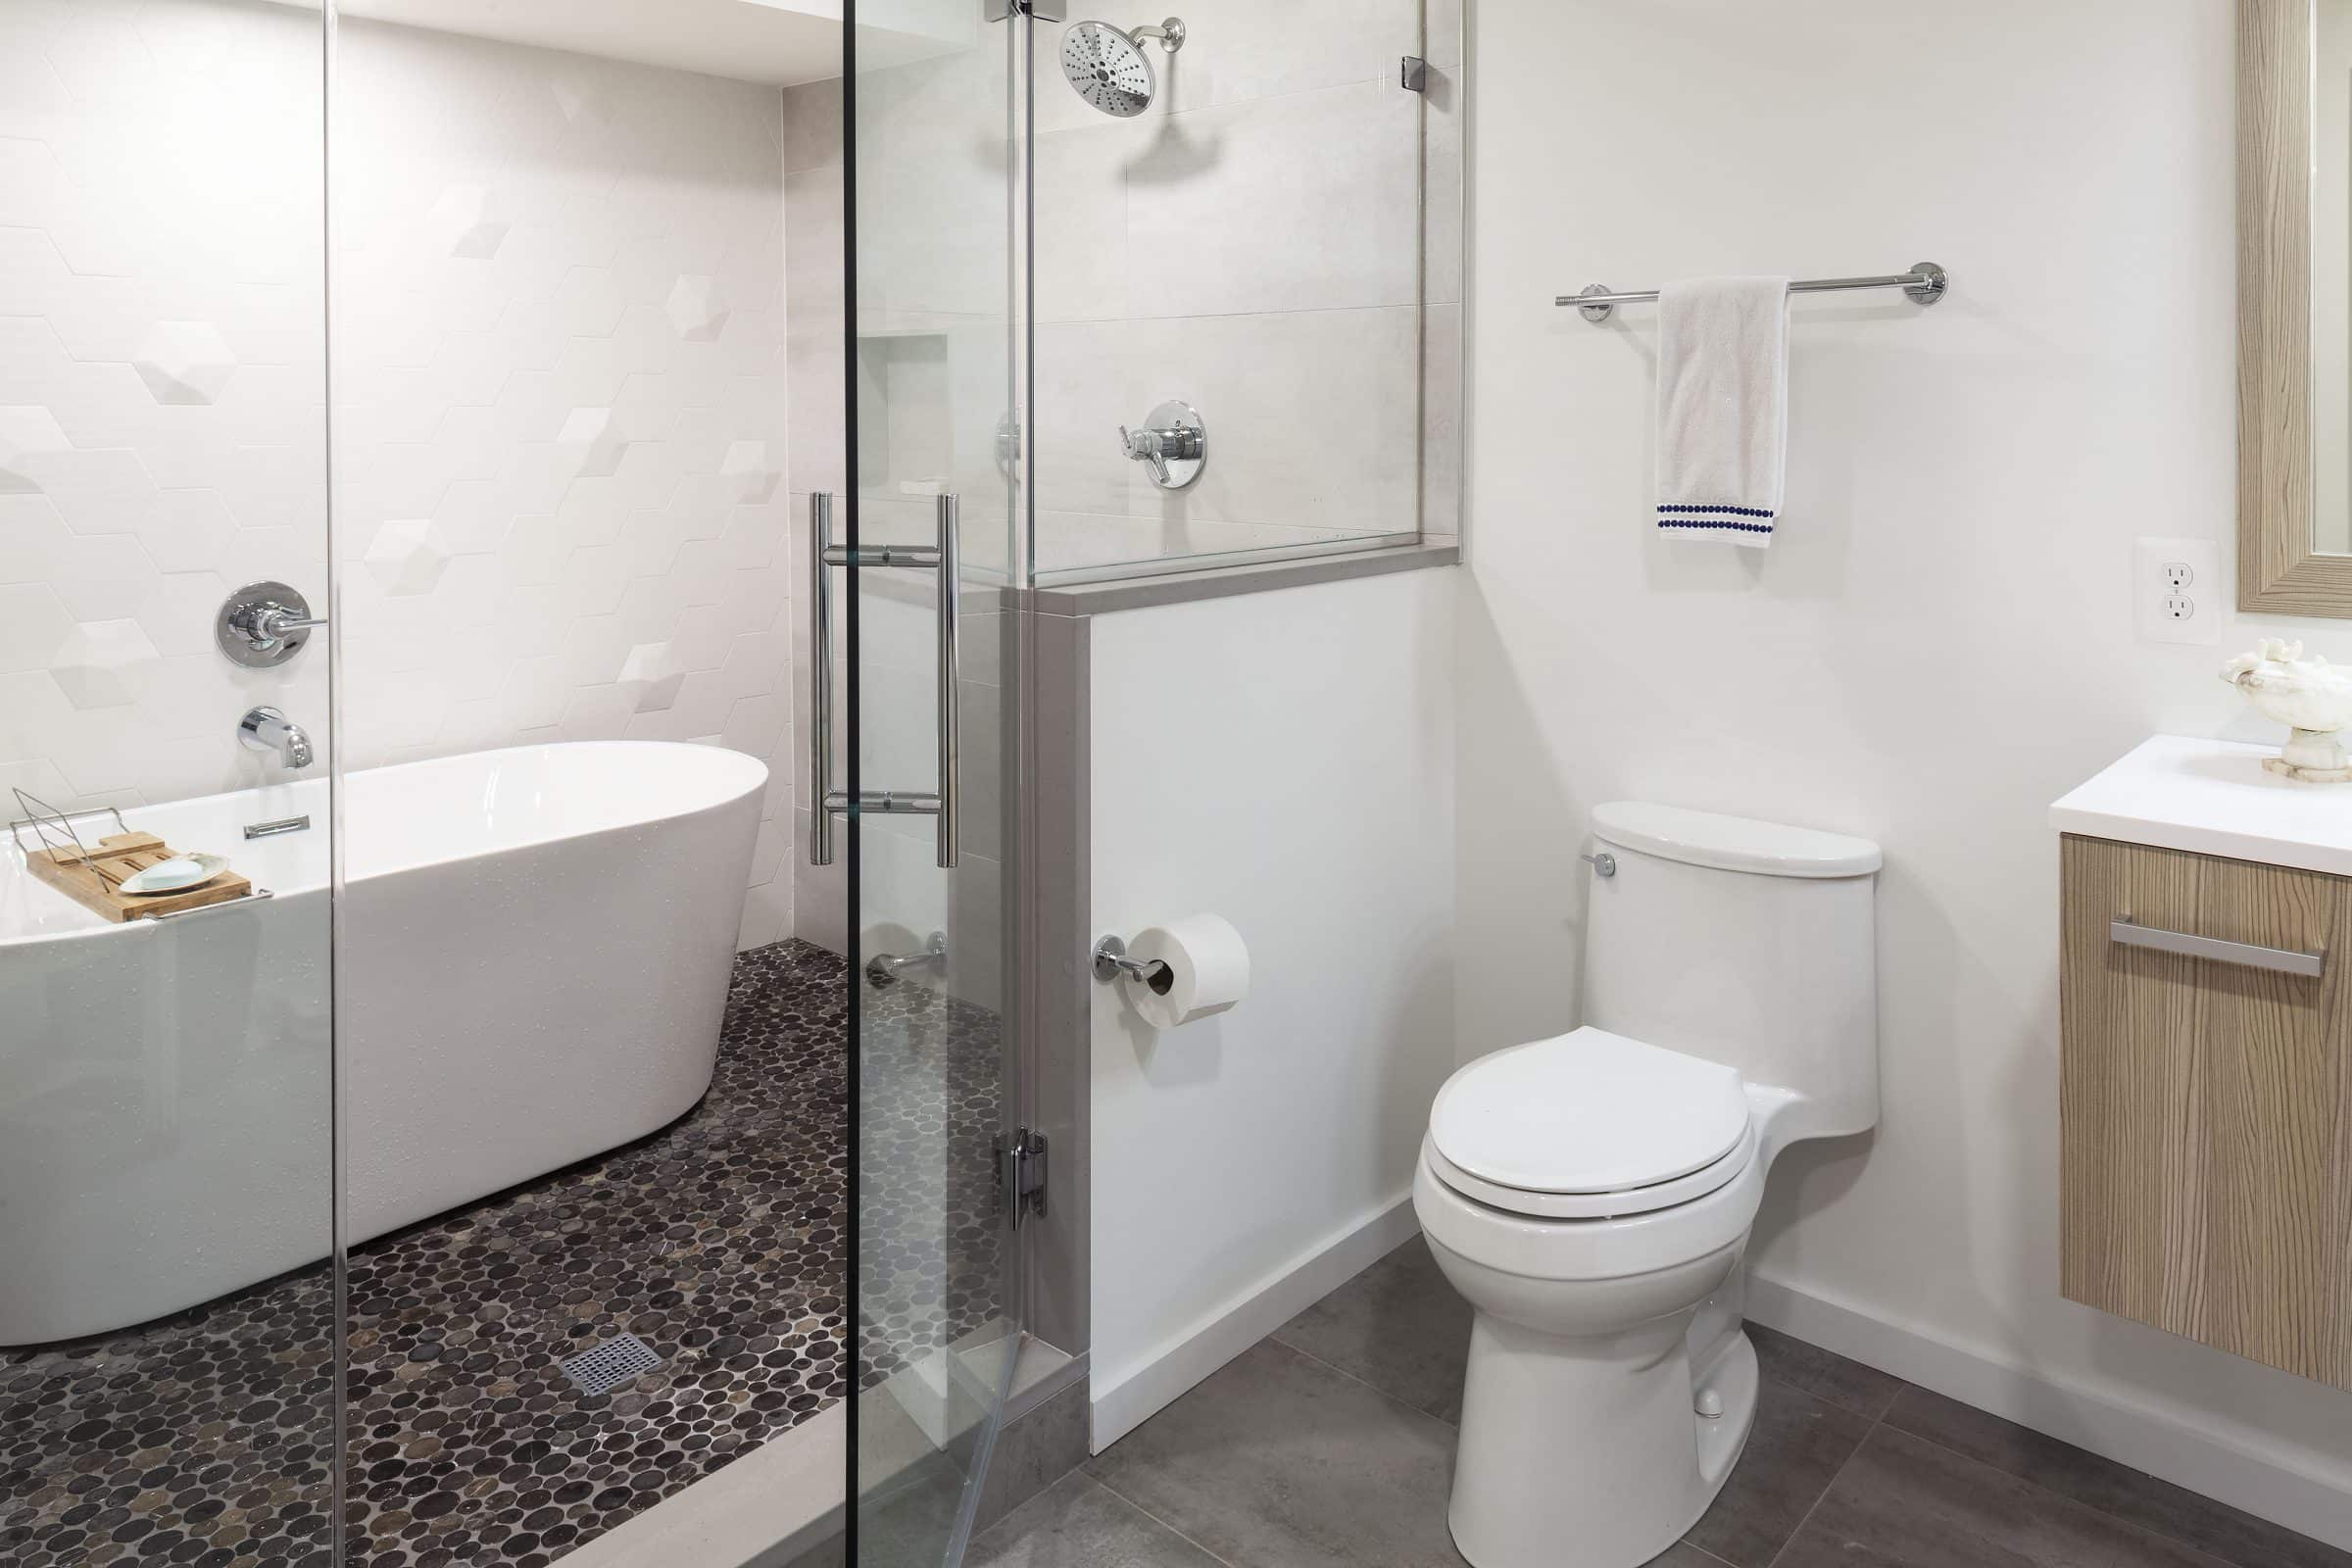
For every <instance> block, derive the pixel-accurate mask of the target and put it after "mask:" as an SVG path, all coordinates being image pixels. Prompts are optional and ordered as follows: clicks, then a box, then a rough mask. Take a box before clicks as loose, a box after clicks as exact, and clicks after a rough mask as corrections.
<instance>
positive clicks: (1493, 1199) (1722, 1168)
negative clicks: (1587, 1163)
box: [1421, 1128, 1756, 1219]
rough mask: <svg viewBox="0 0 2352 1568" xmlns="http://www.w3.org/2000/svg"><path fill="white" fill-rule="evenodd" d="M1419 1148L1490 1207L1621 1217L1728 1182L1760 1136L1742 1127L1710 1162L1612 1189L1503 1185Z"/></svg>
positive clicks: (1539, 1215)
mask: <svg viewBox="0 0 2352 1568" xmlns="http://www.w3.org/2000/svg"><path fill="white" fill-rule="evenodd" d="M1421 1149H1422V1152H1423V1153H1424V1154H1425V1155H1426V1156H1427V1157H1428V1159H1429V1168H1430V1171H1431V1173H1432V1174H1434V1175H1435V1176H1436V1177H1437V1178H1438V1180H1440V1181H1442V1182H1444V1183H1445V1184H1446V1186H1448V1187H1450V1188H1452V1189H1453V1190H1454V1191H1455V1192H1457V1193H1459V1194H1461V1195H1462V1196H1463V1197H1464V1198H1467V1199H1471V1200H1473V1201H1477V1202H1481V1203H1484V1204H1486V1205H1487V1206H1488V1207H1490V1208H1499V1209H1502V1210H1503V1211H1504V1212H1506V1213H1511V1214H1525V1215H1527V1216H1529V1217H1530V1218H1534V1219H1619V1218H1622V1217H1624V1216H1626V1215H1629V1214H1651V1213H1655V1212H1656V1211H1657V1210H1659V1209H1661V1208H1672V1207H1674V1206H1675V1205H1677V1204H1679V1203H1688V1202H1691V1201H1695V1200H1698V1199H1701V1198H1704V1197H1706V1196H1707V1195H1708V1194H1709V1193H1712V1192H1715V1191H1716V1190H1718V1189H1719V1188H1721V1187H1723V1186H1725V1185H1726V1184H1728V1183H1729V1182H1730V1181H1731V1180H1732V1179H1733V1178H1734V1177H1736V1176H1738V1175H1739V1174H1740V1172H1741V1171H1743V1170H1745V1169H1747V1167H1748V1165H1749V1163H1750V1162H1752V1161H1753V1160H1754V1159H1755V1157H1756V1135H1755V1132H1754V1131H1753V1129H1745V1128H1743V1129H1742V1130H1741V1132H1740V1141H1739V1142H1738V1143H1736V1144H1734V1145H1733V1146H1732V1148H1731V1151H1730V1152H1728V1153H1726V1154H1724V1155H1723V1156H1722V1157H1721V1158H1720V1159H1717V1160H1715V1161H1714V1162H1712V1163H1711V1164H1706V1165H1701V1166H1700V1167H1699V1168H1698V1169H1696V1170H1694V1171H1691V1172H1690V1173H1689V1174H1687V1175H1683V1176H1677V1177H1675V1178H1673V1179H1672V1180H1669V1181H1663V1182H1652V1183H1650V1184H1649V1185H1648V1186H1646V1187H1634V1188H1627V1189H1625V1190H1623V1191H1619V1192H1614V1193H1536V1192H1530V1191H1528V1190H1527V1189H1526V1188H1524V1187H1504V1186H1501V1185H1499V1184H1497V1183H1495V1182H1489V1181H1481V1180H1480V1179H1479V1178H1478V1177H1476V1176H1473V1175H1471V1174H1470V1173H1469V1172H1468V1171H1466V1170H1464V1169H1462V1168H1461V1167H1460V1166H1459V1165H1456V1164H1455V1163H1454V1162H1453V1161H1452V1160H1450V1159H1447V1158H1446V1155H1445V1153H1444V1152H1442V1151H1441V1150H1439V1149H1438V1147H1437V1145H1436V1143H1435V1142H1434V1141H1430V1140H1424V1141H1423V1143H1422V1146H1421Z"/></svg>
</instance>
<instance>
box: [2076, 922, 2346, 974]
mask: <svg viewBox="0 0 2352 1568" xmlns="http://www.w3.org/2000/svg"><path fill="white" fill-rule="evenodd" d="M2107 935H2108V938H2109V940H2110V941H2114V942H2118V943H2121V944H2122V945H2123V946H2125V947H2127V948H2148V949H2151V950H2153V951H2155V952H2157V953H2171V954H2176V955H2178V956H2180V957H2183V958H2210V959H2212V960H2213V961H2214V962H2216V963H2236V964H2243V965H2245V966H2246V967H2247V968H2249V969H2276V970H2277V971H2278V972H2279V973H2280V974H2299V975H2303V976H2305V977H2307V978H2309V979H2314V980H2316V979H2318V978H2319V977H2320V976H2321V975H2322V974H2323V973H2325V972H2326V971H2327V955H2326V954H2325V953H2297V952H2295V951H2294V950H2292V949H2291V948H2263V947H2256V946H2255V945H2254V944H2253V943H2251V942H2225V941H2223V940H2222V939H2221V938H2220V937H2200V936H2194V935H2191V934H2190V933H2188V932H2186V931H2167V930H2166V929H2164V927H2162V926H2155V925H2141V924H2140V923H2139V922H2138V921H2136V920H2132V919H2129V918H2126V917H2124V916H2122V915H2118V916H2117V917H2116V918H2115V919H2114V920H2113V921H2112V922H2111V923H2110V924H2109V925H2108V927H2107Z"/></svg>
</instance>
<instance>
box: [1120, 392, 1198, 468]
mask: <svg viewBox="0 0 2352 1568" xmlns="http://www.w3.org/2000/svg"><path fill="white" fill-rule="evenodd" d="M1119 444H1120V446H1121V448H1122V449H1123V450H1124V451H1125V452H1126V454H1127V456H1128V457H1129V458H1131V459H1133V460H1134V461H1135V462H1137V463H1141V464H1144V465H1146V466H1149V467H1150V468H1151V470H1152V483H1153V484H1155V485H1157V486H1159V487H1160V488H1161V489H1162V490H1181V489H1183V488H1184V487H1185V486H1186V485H1189V484H1191V483H1192V482H1193V481H1194V480H1195V479H1197V478H1199V477H1200V476H1201V464H1202V463H1204V462H1206V461H1207V458H1208V431H1207V429H1206V428H1205V427H1204V426H1203V425H1202V424H1201V416H1200V415H1199V414H1198V413H1196V412H1195V411H1194V409H1193V406H1192V405H1191V404H1189V403H1181V402H1177V401H1175V400H1173V399H1171V400H1170V401H1168V402H1166V403H1162V404H1160V405H1159V406H1158V407H1157V408H1155V409H1153V410H1152V412H1151V414H1149V415H1148V416H1146V417H1145V419H1144V427H1143V428H1142V429H1140V430H1130V429H1128V428H1127V426H1125V425H1123V424H1122V425H1120V426H1119Z"/></svg>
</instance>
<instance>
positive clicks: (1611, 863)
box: [1577, 850, 1617, 876]
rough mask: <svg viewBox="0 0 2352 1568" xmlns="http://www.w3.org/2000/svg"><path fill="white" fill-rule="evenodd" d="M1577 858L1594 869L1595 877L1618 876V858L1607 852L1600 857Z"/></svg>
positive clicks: (1603, 852) (1584, 856)
mask: <svg viewBox="0 0 2352 1568" xmlns="http://www.w3.org/2000/svg"><path fill="white" fill-rule="evenodd" d="M1577 858H1578V859H1580V860H1582V861H1584V862H1585V863H1586V864H1587V865H1590V866H1591V867H1593V875H1594V876H1615V875H1616V874H1617V857H1615V856H1614V855H1611V854H1609V853H1608V852H1607V851H1606V850H1603V851H1602V852H1601V853H1600V854H1598V855H1580V856H1578V857H1577Z"/></svg>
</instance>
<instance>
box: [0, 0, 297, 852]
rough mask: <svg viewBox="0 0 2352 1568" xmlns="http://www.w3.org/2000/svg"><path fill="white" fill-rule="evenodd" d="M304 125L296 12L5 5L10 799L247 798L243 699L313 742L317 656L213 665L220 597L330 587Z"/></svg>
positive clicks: (3, 562)
mask: <svg viewBox="0 0 2352 1568" xmlns="http://www.w3.org/2000/svg"><path fill="white" fill-rule="evenodd" d="M320 111H321V94H320V86H319V19H318V17H317V16H316V15H305V14H304V13H301V12H298V11H290V10H287V9H284V8H281V7H277V6H267V5H258V4H252V3H249V0H175V3H171V4H154V5H137V4H132V3H129V0H113V3H107V0H75V3H71V4H45V5H33V4H22V3H15V0H11V3H9V4H7V5H5V6H0V786H5V785H15V786H19V787H22V788H25V789H27V790H30V791H31V792H32V793H34V794H35V795H37V796H39V797H41V798H42V799H43V800H45V801H48V802H49V803H51V804H52V805H55V806H57V807H59V808H61V809H75V808H79V807H84V806H94V805H123V806H136V805H139V804H141V803H143V802H147V801H155V800H171V799H176V798H180V797H184V796H190V795H201V794H207V793H210V792H212V791H216V790H223V789H232V788H236V787H238V786H240V785H243V784H249V783H254V782H258V781H259V779H260V778H261V776H262V775H261V767H260V760H259V759H258V758H254V757H253V756H252V755H251V754H249V753H245V752H242V751H241V750H240V749H239V748H238V745H237V743H236V740H235V737H234V727H235V724H236V721H237V716H238V715H239V714H240V713H242V712H243V711H245V710H246V709H247V708H248V707H250V706H252V705H254V704H256V703H274V704H277V705H279V706H281V707H283V708H285V709H286V711H288V712H290V713H292V714H294V715H295V716H296V717H297V718H298V719H299V720H301V721H303V722H306V723H308V724H310V725H311V726H312V727H314V728H316V729H319V730H320V731H321V732H323V729H324V725H323V723H322V722H321V720H322V719H323V716H324V713H325V708H326V680H325V674H326V670H325V663H324V661H323V660H321V659H317V658H306V659H298V660H297V661H295V662H293V663H291V664H288V665H286V666H284V667H282V668H280V669H276V670H267V671H249V670H241V669H238V668H236V667H235V666H232V665H231V664H230V663H229V662H227V661H226V660H224V659H222V658H221V655H220V654H219V653H218V652H217V651H216V650H215V649H214V647H213V616H214V613H215V612H216V611H217V610H218V608H219V606H220V604H221V599H222V598H223V597H224V596H225V594H226V593H227V591H228V590H229V589H230V588H232V587H234V586H235V585H236V584H238V583H240V582H245V581H249V580H253V579H256V578H266V577H267V578H283V579H285V580H287V581H290V582H293V583H296V584H298V585H300V586H302V587H304V588H306V589H308V590H309V591H310V592H311V593H313V594H314V595H322V594H323V591H324V586H325V584H324V578H325V574H326V573H325V563H326V524H325V495H324V484H325V470H326V419H325V407H324V391H323V388H324V384H325V383H324V360H325V342H326V337H325V325H324V318H323V306H324V302H323V297H322V293H321V288H320V283H321V276H322V273H323V270H324V254H325V253H324V243H323V239H322V232H323V229H322V222H321V218H320V210H321V202H320V195H319V176H320V167H319V116H320ZM0 810H5V811H6V813H7V815H8V816H11V817H13V816H15V815H16V814H17V812H16V806H15V802H14V801H13V800H11V799H9V798H8V797H7V796H6V795H5V794H4V793H0Z"/></svg>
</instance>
